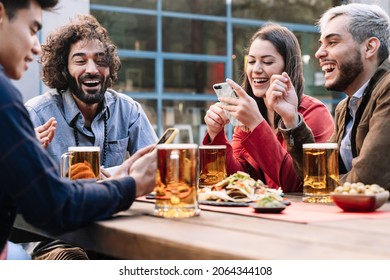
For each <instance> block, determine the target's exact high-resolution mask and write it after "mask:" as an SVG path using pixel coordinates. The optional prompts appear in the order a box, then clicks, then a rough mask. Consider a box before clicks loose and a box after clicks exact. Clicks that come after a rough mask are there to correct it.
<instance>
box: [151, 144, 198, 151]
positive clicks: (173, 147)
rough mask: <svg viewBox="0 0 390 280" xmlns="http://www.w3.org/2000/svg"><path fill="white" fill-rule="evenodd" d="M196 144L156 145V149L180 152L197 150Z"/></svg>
mask: <svg viewBox="0 0 390 280" xmlns="http://www.w3.org/2000/svg"><path fill="white" fill-rule="evenodd" d="M197 148H198V144H189V143H186V144H158V145H157V149H160V150H177V149H178V150H181V149H197Z"/></svg>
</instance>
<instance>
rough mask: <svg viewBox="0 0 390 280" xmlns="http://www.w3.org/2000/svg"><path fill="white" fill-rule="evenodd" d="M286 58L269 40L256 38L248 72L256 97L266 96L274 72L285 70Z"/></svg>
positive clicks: (249, 58) (250, 50)
mask: <svg viewBox="0 0 390 280" xmlns="http://www.w3.org/2000/svg"><path fill="white" fill-rule="evenodd" d="M284 67H285V65H284V59H283V57H282V56H281V54H280V53H278V51H277V50H276V48H275V46H274V45H273V44H272V43H271V42H270V41H267V40H263V39H255V40H254V41H253V43H252V45H251V46H250V48H249V53H248V61H247V65H246V74H247V76H248V80H249V83H250V85H251V87H252V90H253V94H254V95H255V96H256V97H261V98H264V96H265V93H266V92H267V89H268V87H269V85H270V78H271V76H272V75H274V74H282V72H283V71H284Z"/></svg>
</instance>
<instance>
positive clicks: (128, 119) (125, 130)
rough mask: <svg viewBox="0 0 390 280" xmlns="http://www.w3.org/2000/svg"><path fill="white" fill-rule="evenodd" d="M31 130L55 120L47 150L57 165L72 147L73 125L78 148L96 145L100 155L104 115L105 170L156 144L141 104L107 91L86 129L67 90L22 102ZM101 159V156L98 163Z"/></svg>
mask: <svg viewBox="0 0 390 280" xmlns="http://www.w3.org/2000/svg"><path fill="white" fill-rule="evenodd" d="M25 106H26V108H27V110H28V112H29V114H30V116H31V120H32V122H33V124H34V127H37V126H40V125H42V124H44V123H45V122H47V121H48V120H49V119H50V118H51V117H55V118H56V120H57V122H58V127H57V130H56V132H55V135H54V138H53V141H52V142H51V143H50V144H49V146H48V148H47V151H48V152H49V154H50V155H51V157H52V158H53V159H54V161H55V162H57V163H58V164H59V162H60V158H61V155H62V154H63V153H65V152H67V150H68V147H70V146H76V140H75V135H74V133H75V132H74V129H73V126H72V123H75V125H76V128H77V131H76V132H77V135H78V141H79V146H100V150H101V153H103V144H104V114H107V151H106V152H107V153H106V161H105V167H106V168H107V167H112V166H116V165H120V164H121V163H122V162H123V161H124V160H125V158H126V152H128V153H129V154H130V155H132V154H134V153H135V152H136V151H137V150H139V149H140V148H143V147H145V146H148V145H150V144H153V143H156V141H157V136H156V133H155V131H154V129H153V127H152V125H151V124H150V122H149V120H148V118H147V116H146V114H145V112H144V110H143V109H142V107H141V105H140V104H139V103H138V102H136V101H134V100H133V99H132V98H130V97H129V96H127V95H125V94H122V93H118V92H116V91H114V90H112V89H108V90H107V91H106V93H105V97H104V106H103V109H102V110H101V111H100V112H99V113H98V114H97V115H96V116H95V118H94V119H93V121H92V123H91V127H90V128H86V127H85V119H84V117H83V115H82V114H81V112H80V110H79V108H78V107H77V105H76V103H75V101H74V98H73V96H72V94H71V93H70V92H69V91H65V92H63V93H58V91H57V90H51V91H49V92H46V93H45V94H43V95H40V96H37V97H34V98H32V99H31V100H29V101H27V102H26V103H25ZM102 160H103V156H101V161H102Z"/></svg>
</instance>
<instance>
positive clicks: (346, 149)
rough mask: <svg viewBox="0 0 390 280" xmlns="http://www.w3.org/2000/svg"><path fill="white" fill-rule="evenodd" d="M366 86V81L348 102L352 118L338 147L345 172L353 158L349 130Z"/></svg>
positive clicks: (349, 167) (350, 165)
mask: <svg viewBox="0 0 390 280" xmlns="http://www.w3.org/2000/svg"><path fill="white" fill-rule="evenodd" d="M367 85H368V81H367V82H366V83H365V84H364V85H363V86H362V87H361V88H359V90H358V91H356V92H355V94H354V95H352V97H351V98H350V99H349V102H348V108H349V114H350V115H351V117H352V118H351V119H349V121H348V122H347V123H346V124H345V132H344V136H343V139H342V140H341V145H340V156H341V159H342V160H343V162H344V166H345V168H346V169H347V170H351V169H352V158H353V156H352V149H351V129H352V126H353V122H354V120H355V115H356V111H357V108H358V106H359V101H360V100H361V99H362V97H363V95H364V91H365V89H366V87H367Z"/></svg>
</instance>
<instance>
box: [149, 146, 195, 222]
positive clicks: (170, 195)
mask: <svg viewBox="0 0 390 280" xmlns="http://www.w3.org/2000/svg"><path fill="white" fill-rule="evenodd" d="M198 179H199V175H198V145H197V144H159V145H157V176H156V187H155V192H156V204H155V210H154V214H155V215H156V216H161V217H164V218H187V217H192V216H197V215H199V213H200V209H199V206H198V184H199V180H198Z"/></svg>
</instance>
